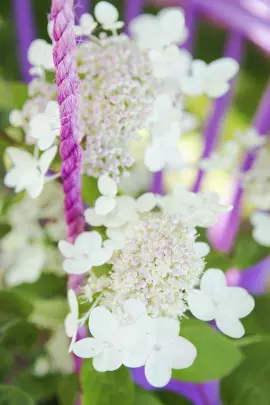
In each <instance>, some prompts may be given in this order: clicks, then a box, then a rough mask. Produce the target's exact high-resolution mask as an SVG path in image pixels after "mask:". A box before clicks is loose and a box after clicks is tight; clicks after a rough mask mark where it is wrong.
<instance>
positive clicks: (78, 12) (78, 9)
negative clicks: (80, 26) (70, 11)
mask: <svg viewBox="0 0 270 405" xmlns="http://www.w3.org/2000/svg"><path fill="white" fill-rule="evenodd" d="M90 8H91V0H75V7H74V10H75V21H76V23H78V22H79V21H80V18H81V16H82V14H84V13H89V10H90Z"/></svg>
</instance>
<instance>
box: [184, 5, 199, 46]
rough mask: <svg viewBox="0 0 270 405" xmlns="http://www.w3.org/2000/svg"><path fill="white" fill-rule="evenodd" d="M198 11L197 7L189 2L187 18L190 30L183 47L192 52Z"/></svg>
mask: <svg viewBox="0 0 270 405" xmlns="http://www.w3.org/2000/svg"><path fill="white" fill-rule="evenodd" d="M197 17H198V16H197V12H196V7H195V6H194V4H192V3H188V4H187V5H186V7H185V20H186V26H187V30H188V37H187V39H186V41H185V43H184V44H183V45H182V48H184V49H186V50H187V51H189V52H191V53H192V50H193V45H194V39H195V34H196V24H197Z"/></svg>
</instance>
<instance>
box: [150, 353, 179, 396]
mask: <svg viewBox="0 0 270 405" xmlns="http://www.w3.org/2000/svg"><path fill="white" fill-rule="evenodd" d="M171 376H172V369H171V365H170V359H169V358H168V356H167V353H165V352H164V351H154V352H153V353H152V354H151V355H150V356H149V358H148V359H147V361H146V365H145V377H146V379H147V381H148V382H149V383H150V384H151V385H152V386H153V387H157V388H161V387H165V385H167V384H168V382H169V381H170V379H171Z"/></svg>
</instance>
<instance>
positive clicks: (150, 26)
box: [0, 1, 270, 405]
mask: <svg viewBox="0 0 270 405" xmlns="http://www.w3.org/2000/svg"><path fill="white" fill-rule="evenodd" d="M65 19H66V20H65ZM62 20H63V21H62ZM65 24H66V25H65ZM64 25H65V27H64ZM63 27H64V28H63ZM123 27H124V23H123V22H122V21H120V20H119V15H118V11H117V9H116V8H115V7H114V6H113V5H112V4H110V3H107V2H105V1H100V2H99V3H97V5H96V6H95V8H94V14H93V16H92V15H90V14H83V15H82V17H81V19H80V21H79V24H78V25H75V24H74V15H73V12H72V8H71V6H70V2H66V4H64V3H63V2H61V1H53V7H52V14H51V16H50V20H49V24H48V34H49V37H50V39H51V40H50V42H46V41H44V40H41V39H37V40H35V41H34V42H33V43H32V44H31V46H30V48H29V51H28V59H29V61H30V63H31V64H32V68H31V70H30V73H31V75H32V77H33V78H32V80H31V82H30V83H29V85H28V99H27V101H26V102H25V103H24V105H23V107H22V109H21V110H13V111H11V113H10V123H11V125H12V126H13V127H14V128H16V130H17V131H21V133H23V142H22V143H21V144H20V145H13V146H9V147H8V148H7V149H6V152H5V156H4V162H5V166H6V174H5V178H4V185H5V186H6V187H8V188H9V189H13V191H14V193H16V195H14V194H12V193H11V192H10V197H9V198H10V199H12V204H11V203H10V202H8V203H5V202H4V204H3V206H2V210H3V212H5V213H6V215H7V216H6V218H7V220H6V226H7V230H6V231H5V234H4V236H3V238H2V241H1V253H0V254H1V262H2V266H1V267H2V268H3V270H4V273H3V277H2V278H3V280H2V287H3V289H2V290H1V291H0V301H1V304H2V302H3V305H5V307H6V308H7V313H8V315H9V316H8V318H7V319H4V320H3V330H4V332H3V333H4V335H3V336H4V337H3V339H4V340H5V341H6V342H7V345H8V343H9V336H10V335H9V333H10V332H9V329H10V328H11V329H12V328H16V325H17V323H18V322H19V324H20V323H21V324H22V325H21V326H23V327H22V329H21V330H22V332H19V333H22V334H23V333H25V334H27V330H30V331H31V328H33V330H35V332H33V333H38V336H39V338H40V339H43V340H42V345H41V347H40V345H37V349H36V350H35V351H33V353H32V351H30V352H29V353H30V354H29V357H30V358H27V356H26V358H23V364H22V365H20V361H19V366H18V367H28V368H29V370H28V371H29V373H30V374H31V375H32V376H35V378H37V379H39V378H41V377H42V378H43V379H44V381H45V379H46V378H47V379H48V381H49V383H48V384H49V387H50V389H52V390H54V384H57V382H56V380H55V379H53V380H50V378H51V376H53V375H54V374H55V373H58V374H59V373H61V374H67V377H66V378H65V379H64V380H62V381H61V384H60V383H59V387H58V393H59V396H60V397H61V398H62V399H61V401H62V403H63V404H65V405H68V404H69V403H70V404H71V403H74V404H75V402H76V401H82V404H84V405H87V404H90V403H94V404H103V403H106V404H108V405H109V404H118V403H119V404H122V403H123V404H124V403H125V404H133V403H134V405H136V404H139V403H145V404H147V403H148V402H147V401H150V400H152V401H154V400H155V399H151V395H152V394H150V393H147V392H143V391H138V390H137V388H136V392H135V394H134V386H133V383H132V382H131V377H130V375H133V378H134V379H135V381H136V382H137V383H139V384H140V381H139V380H138V379H136V378H135V374H132V373H133V372H134V370H135V372H136V369H138V370H140V371H141V370H142V367H144V374H145V378H146V380H147V382H148V383H149V384H150V385H151V386H152V388H162V387H166V386H167V385H168V384H169V383H170V381H171V379H172V377H174V378H176V379H178V380H184V381H189V382H195V383H198V382H199V383H201V382H205V381H208V380H216V379H220V378H223V377H225V376H227V375H228V374H229V373H231V372H232V371H233V370H234V369H235V368H236V367H237V366H239V364H241V362H243V361H244V360H243V359H244V356H243V353H242V352H241V347H242V346H244V347H245V345H248V342H249V341H248V339H251V341H252V339H255V341H260V336H257V335H256V334H254V333H253V334H250V329H249V324H252V321H250V323H249V322H248V320H247V321H246V320H245V319H244V320H243V321H242V319H243V318H246V317H247V316H248V315H249V314H250V313H251V312H252V311H253V309H254V306H255V300H254V298H253V297H252V295H251V294H250V293H249V288H247V289H246V288H244V286H243V285H241V283H239V282H238V281H237V280H236V281H232V274H233V270H232V267H233V266H235V267H241V264H239V261H238V254H239V249H241V246H242V245H241V244H240V245H239V242H238V241H237V240H236V242H235V246H236V247H237V249H234V250H233V252H232V253H231V254H230V255H226V254H222V253H220V252H218V251H216V250H215V249H214V248H213V247H211V246H210V245H209V242H208V240H207V237H206V235H207V233H206V229H207V228H209V229H210V235H211V232H213V230H214V229H215V227H218V226H219V221H220V218H221V217H222V218H223V219H224V218H226V217H227V216H228V215H230V213H231V212H233V211H232V210H233V209H234V208H233V206H232V205H231V203H230V201H229V199H228V200H227V201H226V202H223V201H221V200H220V198H219V196H218V194H215V193H213V192H210V191H207V190H202V191H198V192H194V191H191V190H188V189H186V188H185V187H184V186H183V185H182V184H180V183H175V184H173V186H172V187H171V188H170V189H169V190H167V191H166V192H164V188H163V187H162V184H158V185H155V184H156V183H155V181H154V182H153V184H152V186H151V178H154V179H156V178H157V177H158V176H159V178H160V177H162V176H163V179H164V178H165V176H167V175H170V173H177V172H179V171H180V170H182V169H183V168H186V167H193V168H194V169H202V170H203V171H205V172H212V171H215V170H224V171H226V172H230V173H232V175H233V176H235V178H236V179H237V181H238V182H239V184H240V186H241V187H242V189H243V190H244V193H245V198H246V199H247V201H248V202H249V204H250V206H251V207H252V210H250V211H251V215H250V219H249V220H248V221H249V223H250V224H248V227H249V228H248V229H249V231H248V235H249V236H250V235H251V233H252V236H253V238H254V241H253V240H252V239H251V237H249V240H248V245H247V246H248V249H249V247H250V246H251V247H250V249H252V252H254V255H253V256H254V257H256V259H254V258H253V256H252V260H257V262H258V261H259V260H260V259H262V258H263V257H266V255H267V247H269V246H270V237H269V224H270V216H269V213H268V210H269V208H270V200H269V192H268V189H269V170H268V166H269V164H268V163H269V159H268V158H269V146H268V144H267V138H266V136H262V135H260V136H259V134H258V132H257V131H256V129H255V128H253V127H250V128H249V129H248V130H247V131H246V132H245V133H242V132H240V131H238V132H236V133H235V135H234V138H233V139H230V140H229V141H227V142H226V143H225V144H223V146H222V147H221V148H220V149H218V150H216V151H215V152H214V153H213V154H212V155H211V156H210V157H208V158H204V159H201V160H199V161H198V162H196V163H194V162H192V161H188V160H187V159H186V158H185V156H184V154H182V153H181V148H179V140H180V139H181V138H182V137H183V136H186V134H187V136H188V134H189V133H190V132H191V131H194V130H196V128H198V126H199V124H200V123H199V117H197V116H195V115H193V114H191V113H190V112H189V111H188V109H187V104H188V101H189V100H190V99H191V98H196V97H199V96H204V97H208V98H210V99H217V98H220V97H222V96H223V95H224V94H226V92H227V91H228V90H229V88H230V83H231V80H232V79H234V78H235V76H236V75H237V73H238V70H239V66H238V63H237V62H236V61H235V60H234V59H232V58H229V57H224V58H221V59H218V60H215V61H212V62H211V63H209V64H207V63H206V62H204V61H202V60H199V59H193V58H192V56H191V54H190V53H189V52H188V51H187V50H185V49H184V48H181V44H183V42H184V41H185V39H186V38H187V35H188V32H187V28H186V25H185V19H184V14H183V12H182V10H181V9H180V8H164V9H162V10H161V11H160V12H159V13H158V14H157V15H155V16H154V15H150V14H142V15H140V16H138V17H137V18H135V19H134V20H133V21H132V22H131V24H130V26H129V32H130V36H127V35H126V34H124V33H122V29H123ZM62 37H64V40H63V42H61V41H62ZM75 38H76V43H77V46H76V49H73V48H72V46H73V45H72V44H73V42H74V43H75ZM60 44H61V45H60ZM65 46H66V48H67V49H65ZM63 61H64V62H63ZM60 70H61V73H59V72H60ZM70 72H72V75H71V73H70ZM55 74H56V81H55V79H54V77H55ZM61 74H66V77H64V78H63V79H61V80H60V76H61ZM57 75H58V76H57ZM64 81H66V82H65V83H64ZM61 86H62V87H61ZM60 92H62V93H60ZM61 97H62V98H61ZM60 99H61V100H60ZM70 100H71V101H70ZM74 100H75V101H74ZM64 104H65V105H64ZM63 105H64V107H63ZM66 114H68V115H66ZM73 121H74V122H75V121H76V122H75V123H74V122H73ZM70 122H71V123H72V125H71V127H70V128H71V130H70V132H64V131H65V125H69V123H70ZM64 134H65V136H64ZM138 149H139V150H140V151H141V153H140V154H138ZM248 153H251V154H253V157H254V162H253V165H252V166H251V167H250V169H249V170H248V171H244V172H243V170H242V168H241V165H239V162H241V160H242V159H243V158H244V156H246V154H248ZM138 155H139V156H138ZM59 156H60V157H61V159H62V160H63V164H62V169H60V166H61V159H60V157H59ZM72 159H73V160H72ZM74 159H75V160H74ZM64 165H65V166H64ZM73 166H74V167H73ZM68 176H72V180H70V179H71V177H69V182H67V180H66V177H68ZM62 184H63V186H64V187H63V188H62ZM80 193H81V194H80ZM81 199H83V205H82V204H81V205H80V201H81ZM64 200H65V203H64ZM64 207H65V208H64ZM82 216H83V217H82ZM78 221H79V222H78ZM77 222H78V223H79V226H77V225H76V223H77ZM66 224H67V225H68V229H69V231H68V238H67V237H66V234H67V232H66ZM245 226H246V225H245ZM71 227H72V231H70V229H71ZM74 229H75V231H74ZM78 229H80V231H78ZM240 235H241V233H240ZM224 237H225V238H226V235H225V236H224ZM210 239H211V238H210ZM213 245H214V243H213ZM239 246H240V248H239ZM268 253H269V251H268ZM246 254H247V255H248V254H249V252H248V251H247V252H246ZM252 264H256V262H255V263H252ZM243 267H245V266H243ZM227 269H231V270H230V271H228V272H227V273H226V272H225V271H224V270H227ZM65 275H66V276H67V280H68V281H67V283H68V288H67V303H68V305H67V304H66V303H65V302H63V300H62V299H60V296H61V294H63V291H64V289H65V282H66V278H65V277H64V276H65ZM46 284H48V288H46ZM39 293H40V296H38V294H39ZM33 302H34V305H32V304H33ZM67 307H69V309H68V308H67ZM27 318H28V321H27ZM64 318H65V319H64ZM251 319H253V318H252V316H251ZM246 324H247V331H248V337H246V338H245V337H243V336H244V335H245V327H246ZM251 330H252V327H251ZM252 332H254V331H252ZM33 333H30V332H29V334H30V335H33ZM261 333H262V332H261V331H258V334H261ZM224 335H225V336H224ZM226 336H227V337H226ZM25 339H26V338H25ZM233 339H236V340H235V341H234V340H233ZM246 339H247V340H246ZM238 342H240V343H238ZM25 350H26V349H25ZM81 359H92V360H90V361H89V360H83V362H82V361H81ZM17 360H18V359H17ZM25 361H26V366H25V365H24V362H25ZM72 364H73V365H72ZM82 364H83V365H82ZM240 367H241V365H240ZM72 368H73V369H74V371H75V373H76V374H77V378H75V376H74V375H73V376H72V374H70V373H71V372H72ZM19 370H20V368H19ZM69 377H70V378H69ZM73 377H74V378H73ZM143 378H144V377H143V376H142V379H143ZM76 379H78V381H80V387H79V386H77V384H76ZM13 380H14V384H15V385H18V386H19V387H23V386H24V384H23V383H21V382H20V378H19V376H18V375H15V378H14V379H13ZM13 380H12V381H13ZM16 381H17V382H16ZM52 381H53V382H52ZM141 381H143V380H141ZM42 384H44V382H43V383H42ZM95 384H96V386H95ZM69 390H70V392H71V394H70V395H69V394H68V395H67V392H69ZM102 390H105V391H107V390H108V392H104V393H103V394H102V395H104V398H105V397H106V400H104V402H103V400H102V399H101V397H100V395H101V394H100V391H102ZM110 390H111V392H110ZM65 395H66V396H65ZM110 395H111V396H110ZM134 395H135V396H134ZM140 396H141V398H142V401H143V402H139V399H138V398H139V397H140ZM45 397H46V395H45ZM63 398H66V399H63ZM112 398H114V399H112ZM144 398H145V399H144ZM34 399H35V400H39V399H40V398H39V397H38V396H37V397H35V398H34ZM41 399H42V398H41ZM65 401H66V402H65ZM70 401H71V402H70ZM72 401H73V402H72ZM134 401H135V402H134ZM156 401H158V399H156ZM77 403H80V402H77ZM151 403H152V402H151ZM154 403H156V404H157V405H158V403H159V402H153V404H154ZM149 404H150V402H149Z"/></svg>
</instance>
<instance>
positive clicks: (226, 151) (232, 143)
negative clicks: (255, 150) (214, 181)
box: [199, 139, 242, 172]
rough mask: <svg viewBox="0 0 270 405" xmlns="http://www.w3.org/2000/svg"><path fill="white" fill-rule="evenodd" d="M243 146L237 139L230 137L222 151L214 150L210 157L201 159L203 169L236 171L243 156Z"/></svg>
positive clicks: (200, 165) (200, 164)
mask: <svg viewBox="0 0 270 405" xmlns="http://www.w3.org/2000/svg"><path fill="white" fill-rule="evenodd" d="M241 152H242V147H241V145H240V144H239V142H238V141H236V140H235V139H230V140H229V141H227V142H225V143H224V145H223V146H222V149H221V151H219V152H213V153H212V154H211V156H210V157H208V158H204V159H202V160H201V161H200V163H199V167H200V168H201V169H203V170H206V171H210V170H223V171H226V172H228V171H235V170H236V168H237V166H238V164H239V160H240V158H241Z"/></svg>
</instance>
